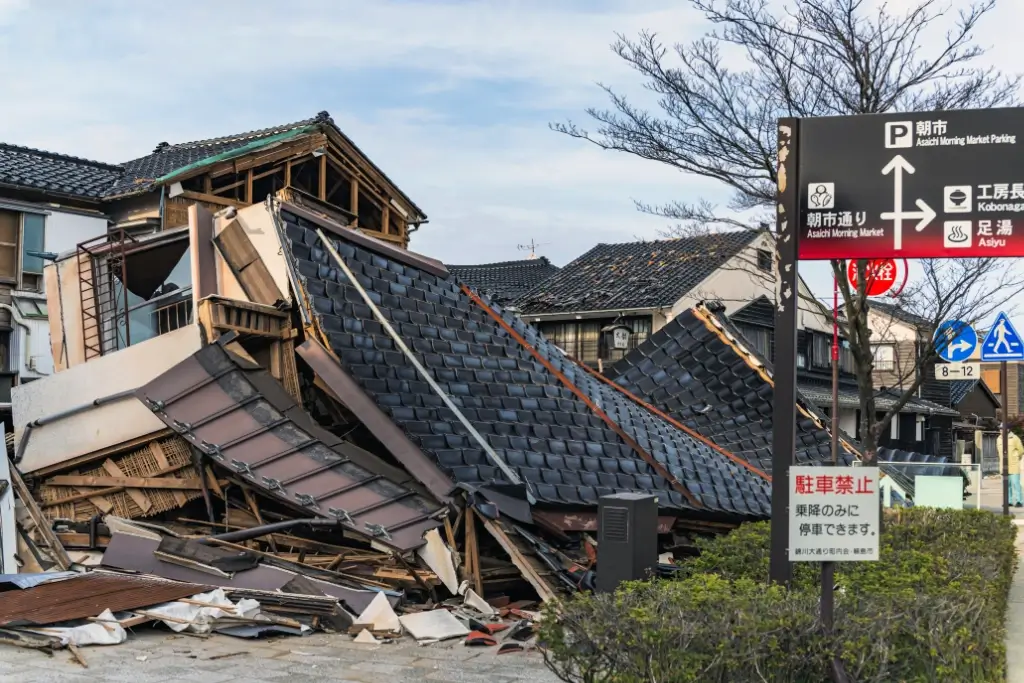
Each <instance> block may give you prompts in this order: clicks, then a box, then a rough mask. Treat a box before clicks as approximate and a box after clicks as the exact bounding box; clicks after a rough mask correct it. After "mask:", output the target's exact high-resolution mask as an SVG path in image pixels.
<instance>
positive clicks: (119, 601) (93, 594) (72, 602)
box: [0, 572, 207, 626]
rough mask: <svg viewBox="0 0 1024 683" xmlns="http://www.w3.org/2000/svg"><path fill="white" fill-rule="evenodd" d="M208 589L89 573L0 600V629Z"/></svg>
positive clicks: (116, 609)
mask: <svg viewBox="0 0 1024 683" xmlns="http://www.w3.org/2000/svg"><path fill="white" fill-rule="evenodd" d="M205 590H207V587H206V586H200V585H197V584H194V583H180V582H177V581H167V580H165V579H161V578H157V577H152V576H135V575H131V574H109V573H106V572H91V573H89V574H81V575H79V576H77V577H75V578H73V579H64V580H62V581H51V582H49V583H43V584H40V585H38V586H33V587H32V588H26V589H24V590H19V591H7V592H6V593H4V594H3V597H2V598H0V626H28V625H37V626H38V625H43V624H54V623H57V622H59V621H70V620H72V619H86V618H88V617H95V616H97V615H98V614H99V613H100V612H102V611H103V610H105V609H109V610H110V611H111V612H119V611H124V610H132V609H139V608H142V607H149V606H151V605H159V604H160V603H164V602H170V601H172V600H179V599H181V598H187V597H189V596H190V595H196V594H198V593H202V592H204V591H205Z"/></svg>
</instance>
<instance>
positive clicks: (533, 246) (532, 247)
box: [518, 239, 551, 259]
mask: <svg viewBox="0 0 1024 683" xmlns="http://www.w3.org/2000/svg"><path fill="white" fill-rule="evenodd" d="M548 244H551V242H542V243H540V244H537V243H536V242H535V241H534V240H532V239H531V240H530V243H529V244H520V245H519V247H518V249H519V251H528V252H530V255H529V256H527V257H526V258H528V259H535V258H537V247H543V246H546V245H548Z"/></svg>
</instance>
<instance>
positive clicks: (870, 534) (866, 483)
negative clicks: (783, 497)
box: [789, 467, 879, 562]
mask: <svg viewBox="0 0 1024 683" xmlns="http://www.w3.org/2000/svg"><path fill="white" fill-rule="evenodd" d="M789 494H790V496H791V498H792V503H791V505H790V510H789V536H790V545H789V559H790V561H791V562H870V561H875V560H878V542H879V536H878V534H879V528H878V520H879V514H878V508H879V506H878V494H879V488H878V468H877V467H793V468H791V469H790V470H789Z"/></svg>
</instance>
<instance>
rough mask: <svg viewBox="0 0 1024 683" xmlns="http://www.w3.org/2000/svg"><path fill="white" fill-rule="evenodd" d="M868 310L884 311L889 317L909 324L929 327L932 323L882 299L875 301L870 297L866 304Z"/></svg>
mask: <svg viewBox="0 0 1024 683" xmlns="http://www.w3.org/2000/svg"><path fill="white" fill-rule="evenodd" d="M868 310H876V311H878V312H879V313H884V314H886V315H888V316H889V317H891V318H894V319H896V320H900V321H902V322H905V323H907V324H910V325H916V326H918V327H931V324H932V323H931V321H929V320H927V319H925V318H922V317H921V316H919V315H917V314H916V313H911V312H910V311H908V310H906V309H904V308H901V307H900V306H898V305H896V304H890V303H885V302H882V301H877V300H875V299H872V300H871V302H870V303H869V304H868Z"/></svg>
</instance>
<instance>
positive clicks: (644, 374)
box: [608, 306, 926, 494]
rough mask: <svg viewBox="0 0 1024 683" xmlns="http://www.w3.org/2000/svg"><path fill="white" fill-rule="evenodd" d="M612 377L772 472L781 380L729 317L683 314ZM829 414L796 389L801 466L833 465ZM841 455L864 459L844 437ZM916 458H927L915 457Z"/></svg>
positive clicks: (894, 473) (889, 471)
mask: <svg viewBox="0 0 1024 683" xmlns="http://www.w3.org/2000/svg"><path fill="white" fill-rule="evenodd" d="M608 376H609V377H610V378H611V379H612V380H613V381H614V382H615V383H616V384H618V385H619V386H621V387H623V388H624V389H625V390H627V391H629V392H630V393H632V394H633V395H635V396H637V397H638V398H639V399H641V400H644V401H649V402H650V403H651V404H653V406H654V407H655V409H660V410H663V411H665V413H667V414H668V415H669V416H671V417H672V418H674V419H676V420H679V421H680V422H681V423H683V424H684V425H686V426H687V427H690V428H691V429H693V430H695V431H696V432H698V433H699V434H701V435H702V436H704V437H706V438H708V439H710V440H711V441H712V442H714V443H715V444H716V445H718V446H721V447H722V448H725V449H728V450H729V451H731V452H732V453H734V454H735V455H737V456H740V457H743V458H745V459H746V460H747V461H748V462H750V463H752V464H754V465H756V466H757V467H759V468H761V469H763V470H764V471H765V472H769V473H770V472H771V470H772V442H773V426H774V425H773V422H772V420H773V413H774V409H773V406H774V399H775V396H774V395H775V381H774V379H773V371H772V367H771V364H770V363H768V361H766V360H765V359H764V358H762V357H761V356H760V355H758V354H757V353H756V352H755V351H752V350H750V349H749V348H748V347H747V346H746V344H745V340H744V339H743V336H742V334H741V333H740V332H739V330H737V329H736V328H735V326H734V325H733V324H732V322H730V321H729V319H728V318H726V317H724V316H722V317H720V316H717V315H715V314H714V313H713V312H712V311H710V310H709V309H708V308H707V307H705V306H698V307H695V308H692V309H689V310H687V311H684V312H682V313H681V314H679V315H678V316H676V317H675V318H674V319H672V320H671V321H669V322H668V323H667V324H666V325H665V326H664V327H662V328H661V329H660V330H658V331H657V332H656V333H654V334H653V335H651V337H650V338H649V339H648V340H647V341H646V342H644V343H643V344H641V345H639V346H638V347H637V348H636V349H634V350H632V351H630V352H629V353H628V354H626V355H625V356H624V357H623V358H622V359H621V360H619V361H618V362H616V363H615V364H614V365H613V366H612V367H611V368H609V370H608ZM826 425H827V422H826V418H825V417H824V416H823V415H822V414H821V413H820V412H818V409H817V408H816V406H815V405H814V402H813V401H809V400H808V399H807V398H806V397H805V396H804V395H803V393H802V390H801V389H799V388H798V390H797V423H796V453H795V462H794V464H796V465H816V464H824V463H827V462H831V460H832V454H831V450H832V447H831V433H830V431H829V430H828V428H827V426H826ZM840 451H841V452H840V453H839V458H840V460H841V461H842V463H844V464H847V465H849V464H851V463H852V462H853V461H854V460H856V459H859V457H860V451H859V446H858V445H857V444H856V443H854V442H853V441H851V440H850V439H849V438H847V437H845V436H844V435H841V438H840ZM908 457H911V458H912V459H924V458H925V457H926V456H923V455H920V454H910V455H909V456H908ZM881 468H882V472H883V473H885V474H886V475H888V476H890V477H892V478H893V480H894V481H896V482H897V484H898V485H899V486H900V487H901V488H902V489H903V491H905V492H906V493H910V494H912V493H913V491H914V485H913V478H912V477H910V476H907V475H906V473H905V472H902V471H901V470H899V469H896V468H894V467H893V466H889V465H882V466H881Z"/></svg>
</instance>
